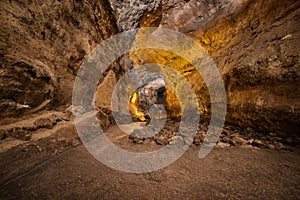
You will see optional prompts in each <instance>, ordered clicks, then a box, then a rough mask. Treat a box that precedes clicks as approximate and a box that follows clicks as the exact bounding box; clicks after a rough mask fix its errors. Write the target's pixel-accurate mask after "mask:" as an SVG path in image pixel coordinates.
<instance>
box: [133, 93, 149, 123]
mask: <svg viewBox="0 0 300 200" xmlns="http://www.w3.org/2000/svg"><path fill="white" fill-rule="evenodd" d="M136 102H137V94H136V92H135V93H133V94H132V97H131V99H130V104H129V109H130V111H131V112H132V114H133V115H134V116H135V117H137V118H139V119H140V120H141V121H145V120H146V119H145V117H144V113H142V112H139V111H138V109H137V107H136V105H135V103H136Z"/></svg>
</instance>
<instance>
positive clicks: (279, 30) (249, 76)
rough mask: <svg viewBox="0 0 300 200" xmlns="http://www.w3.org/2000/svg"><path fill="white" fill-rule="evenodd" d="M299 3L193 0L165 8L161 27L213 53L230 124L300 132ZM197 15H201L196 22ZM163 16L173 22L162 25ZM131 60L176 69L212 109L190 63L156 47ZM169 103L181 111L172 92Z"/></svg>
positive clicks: (204, 106)
mask: <svg viewBox="0 0 300 200" xmlns="http://www.w3.org/2000/svg"><path fill="white" fill-rule="evenodd" d="M206 3H207V4H206ZM299 6H300V4H299V1H294V0H289V1H284V2H278V1H274V0H269V1H264V2H261V1H249V2H248V1H231V2H228V1H211V2H210V1H205V2H202V3H200V4H199V3H198V4H197V3H196V2H195V1H190V2H188V3H186V4H185V6H182V7H175V8H174V9H170V10H167V11H166V12H167V13H166V14H164V15H163V16H162V20H161V23H160V25H159V26H160V27H168V28H173V29H175V30H179V31H181V32H183V33H185V34H188V35H190V36H191V37H193V38H194V39H195V40H196V41H198V42H199V43H200V44H201V45H202V46H203V47H204V48H205V49H206V50H207V51H208V52H209V53H210V55H211V56H212V57H213V59H214V61H215V62H216V64H217V66H218V68H219V71H220V73H221V74H222V76H223V80H224V82H225V87H226V91H227V97H228V99H227V104H228V113H227V122H230V123H233V124H237V125H240V126H242V127H248V126H249V127H252V128H253V129H255V130H257V131H261V132H266V133H268V132H278V133H282V134H284V133H289V134H297V132H298V131H297V130H298V129H299V118H300V117H299V115H300V111H299V106H300V105H299V102H300V101H299V99H300V96H299V94H300V93H299V88H300V87H299V85H300V82H299V73H300V65H299V54H300V50H299V42H298V41H299V34H300V30H299V25H298V24H299ZM207 8H208V9H207ZM183 13H186V14H183ZM190 13H193V14H190ZM169 15H170V16H169ZM195 16H203V17H201V18H200V19H199V20H198V21H197V20H196V22H195ZM164 18H166V19H167V18H169V19H170V20H166V23H164ZM171 19H175V20H173V21H172V20H171ZM131 58H132V59H133V61H134V63H136V64H144V63H152V62H159V63H162V64H165V65H168V66H171V67H173V68H175V69H177V70H178V71H179V72H181V73H182V74H183V75H184V76H185V77H186V78H187V79H188V80H189V82H190V83H191V84H192V85H194V89H195V91H196V93H197V95H198V97H199V98H200V100H201V101H200V104H201V105H200V111H201V112H202V113H205V112H207V111H209V110H210V105H209V104H210V99H209V94H208V91H207V88H206V87H205V84H204V82H203V80H202V79H201V77H200V76H199V74H197V73H195V72H194V71H193V68H192V67H191V65H190V64H189V63H187V61H185V60H183V59H181V58H179V57H178V56H176V55H172V54H170V53H168V52H161V51H155V50H153V51H152V50H147V51H140V52H135V53H132V55H131ZM165 78H166V79H169V77H165ZM167 92H168V90H167ZM167 102H168V105H167V107H169V108H170V109H169V110H173V111H175V110H176V109H177V107H178V103H176V98H175V97H173V96H172V94H171V93H167ZM174 114H175V115H176V112H174Z"/></svg>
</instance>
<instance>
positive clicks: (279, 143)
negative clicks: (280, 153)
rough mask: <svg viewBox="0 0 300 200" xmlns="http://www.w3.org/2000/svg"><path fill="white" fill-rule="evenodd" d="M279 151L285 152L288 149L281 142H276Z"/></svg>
mask: <svg viewBox="0 0 300 200" xmlns="http://www.w3.org/2000/svg"><path fill="white" fill-rule="evenodd" d="M274 143H275V148H276V149H277V150H284V149H286V147H285V146H284V145H283V144H282V143H281V142H274Z"/></svg>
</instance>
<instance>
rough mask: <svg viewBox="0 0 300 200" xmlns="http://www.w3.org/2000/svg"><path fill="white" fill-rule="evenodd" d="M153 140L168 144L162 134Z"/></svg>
mask: <svg viewBox="0 0 300 200" xmlns="http://www.w3.org/2000/svg"><path fill="white" fill-rule="evenodd" d="M155 142H156V144H159V145H167V144H168V141H167V140H166V139H165V138H164V137H162V136H160V137H157V138H156V139H155Z"/></svg>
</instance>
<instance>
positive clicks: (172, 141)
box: [169, 136, 183, 144]
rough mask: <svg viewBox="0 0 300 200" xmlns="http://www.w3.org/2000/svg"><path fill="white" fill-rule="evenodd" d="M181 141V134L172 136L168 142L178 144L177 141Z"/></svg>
mask: <svg viewBox="0 0 300 200" xmlns="http://www.w3.org/2000/svg"><path fill="white" fill-rule="evenodd" d="M182 142H183V139H182V137H181V136H174V137H173V138H171V140H170V142H169V143H170V144H179V143H182Z"/></svg>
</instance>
